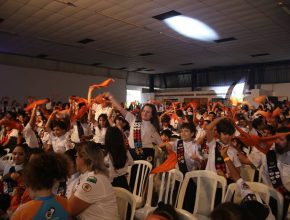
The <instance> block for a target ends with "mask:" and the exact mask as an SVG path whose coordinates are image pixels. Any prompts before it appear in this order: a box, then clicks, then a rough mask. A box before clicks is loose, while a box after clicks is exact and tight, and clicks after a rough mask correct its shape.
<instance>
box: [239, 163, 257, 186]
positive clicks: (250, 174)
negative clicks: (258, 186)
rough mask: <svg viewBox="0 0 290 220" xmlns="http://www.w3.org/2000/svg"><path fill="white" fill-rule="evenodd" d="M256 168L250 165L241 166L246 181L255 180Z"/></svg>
mask: <svg viewBox="0 0 290 220" xmlns="http://www.w3.org/2000/svg"><path fill="white" fill-rule="evenodd" d="M255 173H256V169H254V168H253V167H252V166H250V165H243V166H241V177H242V178H243V180H245V181H249V182H254V178H255Z"/></svg>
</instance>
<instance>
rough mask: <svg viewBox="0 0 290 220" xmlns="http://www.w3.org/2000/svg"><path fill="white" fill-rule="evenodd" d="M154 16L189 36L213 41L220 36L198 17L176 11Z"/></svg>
mask: <svg viewBox="0 0 290 220" xmlns="http://www.w3.org/2000/svg"><path fill="white" fill-rule="evenodd" d="M153 18H155V19H158V20H162V21H164V22H165V23H166V24H167V25H168V26H169V27H170V28H172V29H173V30H175V31H176V32H178V33H180V34H181V35H184V36H186V37H189V38H193V39H197V40H202V41H213V40H216V39H218V37H219V35H218V34H217V33H216V31H215V30H213V29H212V28H211V27H209V26H208V25H207V24H205V23H203V22H202V21H199V20H197V19H194V18H190V17H187V16H184V15H181V13H179V12H176V11H170V12H166V13H163V14H160V15H156V16H154V17H153Z"/></svg>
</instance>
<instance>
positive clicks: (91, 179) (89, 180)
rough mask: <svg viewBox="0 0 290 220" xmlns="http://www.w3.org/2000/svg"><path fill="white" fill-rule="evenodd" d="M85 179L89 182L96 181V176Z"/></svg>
mask: <svg viewBox="0 0 290 220" xmlns="http://www.w3.org/2000/svg"><path fill="white" fill-rule="evenodd" d="M87 181H88V182H90V183H97V178H96V177H94V176H89V177H88V178H87Z"/></svg>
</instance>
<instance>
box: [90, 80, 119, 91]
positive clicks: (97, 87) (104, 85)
mask: <svg viewBox="0 0 290 220" xmlns="http://www.w3.org/2000/svg"><path fill="white" fill-rule="evenodd" d="M112 82H115V80H114V79H112V78H109V79H106V80H105V81H103V82H102V83H100V84H94V85H92V87H93V88H94V89H99V88H102V87H108V86H109V85H110V83H112Z"/></svg>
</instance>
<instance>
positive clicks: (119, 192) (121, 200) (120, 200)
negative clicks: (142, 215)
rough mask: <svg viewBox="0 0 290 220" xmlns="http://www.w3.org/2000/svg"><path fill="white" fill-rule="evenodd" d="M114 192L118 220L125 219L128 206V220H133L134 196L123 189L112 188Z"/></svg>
mask: <svg viewBox="0 0 290 220" xmlns="http://www.w3.org/2000/svg"><path fill="white" fill-rule="evenodd" d="M114 190H115V194H116V197H117V205H118V212H119V217H120V219H121V220H126V219H127V210H128V204H130V206H131V215H130V220H133V219H134V215H135V210H136V200H135V197H134V195H133V194H132V193H131V192H129V191H128V190H126V189H123V188H121V187H114ZM108 211H110V210H108Z"/></svg>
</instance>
